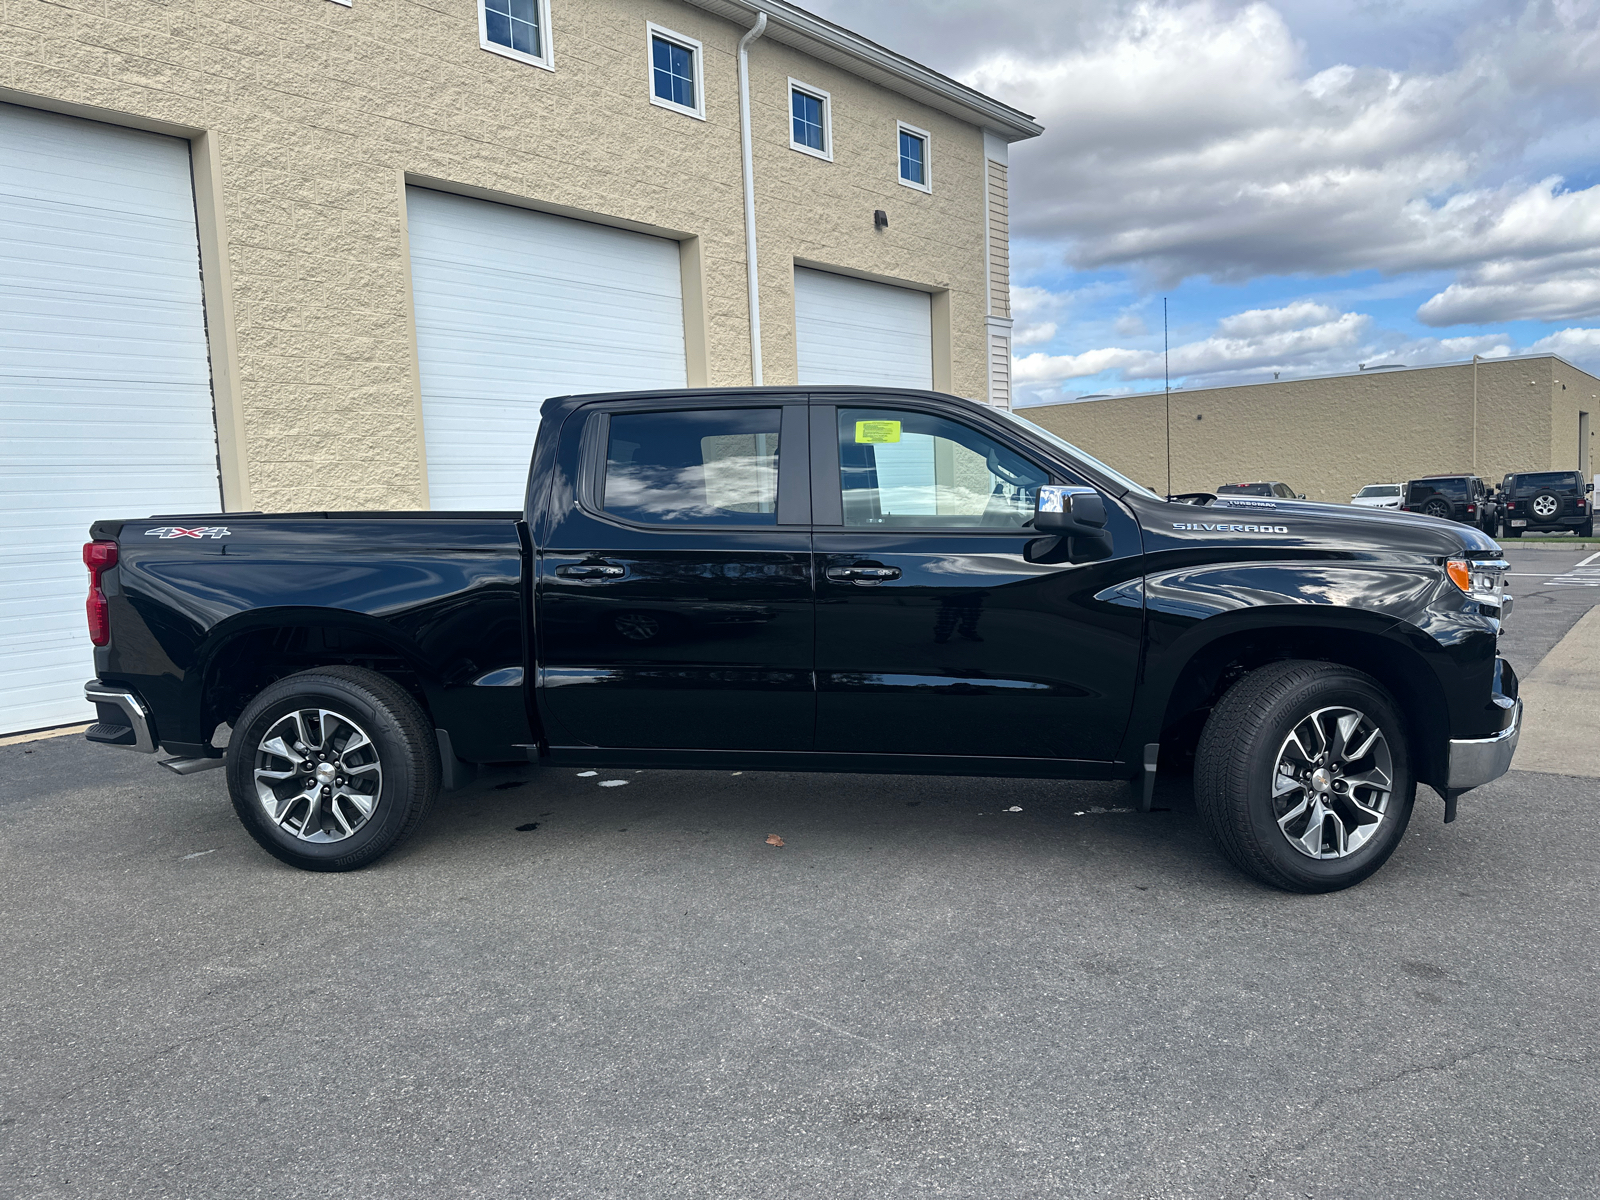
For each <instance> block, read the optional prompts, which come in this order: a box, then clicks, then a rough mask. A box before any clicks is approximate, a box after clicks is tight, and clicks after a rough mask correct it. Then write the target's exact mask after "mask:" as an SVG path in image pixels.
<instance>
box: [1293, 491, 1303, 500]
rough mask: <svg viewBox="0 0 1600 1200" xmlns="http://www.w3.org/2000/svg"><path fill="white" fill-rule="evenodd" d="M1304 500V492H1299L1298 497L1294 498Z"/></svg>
mask: <svg viewBox="0 0 1600 1200" xmlns="http://www.w3.org/2000/svg"><path fill="white" fill-rule="evenodd" d="M1305 498H1306V494H1305V493H1304V492H1301V493H1300V494H1299V495H1298V496H1296V497H1295V499H1296V500H1304V499H1305Z"/></svg>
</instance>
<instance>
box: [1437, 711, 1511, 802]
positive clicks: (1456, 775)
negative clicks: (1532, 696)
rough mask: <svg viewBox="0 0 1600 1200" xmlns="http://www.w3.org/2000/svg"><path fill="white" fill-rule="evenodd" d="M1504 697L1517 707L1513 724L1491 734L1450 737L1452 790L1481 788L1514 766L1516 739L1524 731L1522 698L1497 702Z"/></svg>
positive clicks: (1450, 787)
mask: <svg viewBox="0 0 1600 1200" xmlns="http://www.w3.org/2000/svg"><path fill="white" fill-rule="evenodd" d="M1502 700H1503V701H1505V702H1506V704H1507V705H1510V706H1514V709H1513V712H1512V714H1511V724H1509V725H1507V726H1506V727H1505V728H1504V729H1502V730H1501V731H1500V732H1499V733H1497V734H1494V735H1493V736H1491V737H1486V738H1452V739H1451V740H1450V772H1449V778H1448V781H1447V782H1446V784H1445V786H1446V787H1448V788H1449V789H1450V790H1451V791H1453V792H1454V791H1466V790H1467V789H1468V788H1475V787H1480V786H1482V785H1483V784H1485V783H1488V782H1490V781H1491V780H1494V779H1499V778H1500V776H1502V775H1504V774H1505V773H1506V772H1507V771H1509V770H1510V769H1511V756H1512V755H1513V754H1515V753H1516V752H1517V738H1518V737H1519V736H1521V733H1522V701H1521V700H1520V699H1512V698H1511V697H1509V696H1496V697H1495V702H1496V703H1497V704H1498V703H1500V702H1501V701H1502Z"/></svg>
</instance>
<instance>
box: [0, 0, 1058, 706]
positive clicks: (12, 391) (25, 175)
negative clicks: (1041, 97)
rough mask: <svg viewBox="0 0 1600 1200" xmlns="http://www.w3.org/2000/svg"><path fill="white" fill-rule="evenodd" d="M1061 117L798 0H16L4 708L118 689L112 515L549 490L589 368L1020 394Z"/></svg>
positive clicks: (618, 374)
mask: <svg viewBox="0 0 1600 1200" xmlns="http://www.w3.org/2000/svg"><path fill="white" fill-rule="evenodd" d="M741 43H742V44H743V46H744V52H743V53H741ZM1039 132H1040V128H1039V126H1038V125H1036V124H1035V123H1034V122H1033V121H1032V119H1031V118H1029V117H1028V116H1027V115H1026V114H1024V113H1020V112H1018V111H1016V110H1015V109H1012V108H1009V107H1007V106H1006V105H1004V104H1001V103H999V102H997V101H995V100H993V99H991V98H989V97H987V96H984V95H982V94H980V93H978V92H976V91H973V90H972V89H971V88H968V87H965V86H963V85H962V84H959V83H957V82H955V81H954V80H951V79H947V78H945V77H943V76H941V75H939V74H937V73H936V72H934V71H931V70H929V69H928V68H926V67H923V66H921V65H920V64H918V63H915V62H912V61H910V60H908V59H906V58H904V57H902V56H900V55H897V54H895V53H893V52H892V51H890V50H887V49H885V48H883V47H881V46H877V45H875V44H873V43H871V42H868V41H866V40H865V39H863V38H861V37H859V36H857V35H855V34H853V33H851V32H850V31H849V30H846V29H842V28H840V27H838V26H836V25H832V24H830V23H828V22H826V21H823V20H820V19H819V18H817V17H815V16H812V15H811V14H809V13H806V12H805V11H803V10H801V9H798V8H796V7H794V6H793V5H790V4H787V3H783V2H782V0H428V2H426V3H423V2H419V0H205V2H204V3H201V2H198V0H188V2H178V3H173V2H171V0H116V2H115V3H106V2H105V0H50V2H45V0H12V2H9V3H7V4H5V5H3V6H0V329H4V331H5V335H6V336H5V339H4V341H3V343H0V356H3V361H0V732H9V731H12V730H16V729H27V728H39V727H43V726H48V725H51V724H60V723H64V722H68V721H74V720H81V719H83V717H82V710H83V704H82V700H81V695H80V692H81V689H80V688H79V686H78V684H79V682H80V681H81V680H82V679H83V678H84V675H85V670H86V666H87V663H88V661H89V660H88V657H87V656H88V643H87V639H86V635H85V632H84V627H83V588H84V582H83V580H84V576H83V568H82V566H81V564H80V563H79V561H78V553H79V547H80V545H81V543H82V542H83V540H84V536H85V534H86V531H87V529H88V526H89V523H90V522H91V521H93V520H96V519H101V518H115V517H130V516H146V515H150V514H154V513H215V512H218V511H222V510H226V511H235V510H241V509H266V510H280V511H282V510H316V509H372V508H387V509H409V508H422V507H432V508H435V509H485V508H493V509H510V508H516V507H520V503H521V498H522V491H523V480H524V479H525V476H526V471H527V464H528V460H529V455H530V450H531V446H532V442H533V437H534V433H535V429H536V425H537V416H538V409H539V404H540V401H541V400H543V399H544V398H545V397H547V396H551V395H560V394H569V393H573V392H590V391H608V390H621V389H636V388H656V387H683V386H701V385H710V386H716V385H745V384H750V383H752V382H758V381H759V382H764V383H767V384H789V385H795V384H798V385H805V384H821V383H877V384H898V385H908V386H920V387H935V388H940V389H945V390H949V391H953V392H957V393H960V394H962V395H965V396H970V397H974V398H977V399H982V400H987V401H988V402H990V403H995V404H1002V405H1004V404H1008V403H1009V381H1010V365H1011V356H1010V324H1011V322H1010V307H1009V304H1010V297H1009V274H1008V264H1007V215H1008V212H1007V191H1008V178H1007V171H1008V163H1007V147H1008V145H1009V144H1010V143H1011V142H1013V141H1016V140H1018V139H1020V138H1028V137H1033V136H1035V135H1037V134H1038V133H1039ZM747 164H748V165H747ZM752 250H753V251H754V253H753V254H752V253H751V251H752ZM752 265H754V267H755V269H754V270H751V269H750V268H751V267H752ZM753 301H754V302H753ZM758 329H759V335H757V330H758Z"/></svg>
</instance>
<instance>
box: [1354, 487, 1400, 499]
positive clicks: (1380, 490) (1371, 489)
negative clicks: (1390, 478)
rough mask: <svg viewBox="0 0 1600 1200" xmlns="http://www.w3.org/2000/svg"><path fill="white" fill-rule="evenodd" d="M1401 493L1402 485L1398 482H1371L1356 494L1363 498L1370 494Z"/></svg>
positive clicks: (1387, 494)
mask: <svg viewBox="0 0 1600 1200" xmlns="http://www.w3.org/2000/svg"><path fill="white" fill-rule="evenodd" d="M1399 494H1400V485H1399V484H1398V483H1369V484H1367V486H1366V487H1364V488H1362V489H1361V490H1360V491H1359V492H1357V493H1356V495H1358V496H1361V497H1363V498H1365V497H1370V496H1398V495H1399Z"/></svg>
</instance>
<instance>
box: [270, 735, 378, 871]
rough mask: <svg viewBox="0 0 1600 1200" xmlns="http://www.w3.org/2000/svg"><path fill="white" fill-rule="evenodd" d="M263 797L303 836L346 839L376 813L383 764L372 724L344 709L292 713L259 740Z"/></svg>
mask: <svg viewBox="0 0 1600 1200" xmlns="http://www.w3.org/2000/svg"><path fill="white" fill-rule="evenodd" d="M255 784H256V798H257V799H258V800H259V801H260V802H261V807H262V809H264V810H265V812H266V814H267V818H268V819H269V820H271V821H272V822H273V824H275V825H277V826H278V828H279V829H282V830H283V831H284V832H285V833H288V834H291V835H292V836H294V837H295V838H298V839H299V840H300V841H303V842H342V841H344V840H345V839H346V838H348V837H350V836H351V835H353V834H354V833H356V831H357V830H359V829H360V828H361V827H362V826H364V825H365V824H366V823H367V822H368V821H369V820H371V819H372V814H373V813H374V812H375V811H376V810H377V807H378V799H379V796H380V794H381V793H382V791H383V767H382V764H381V763H379V761H378V750H377V747H376V746H374V745H373V743H372V739H371V738H370V737H368V736H367V732H366V730H364V729H362V728H361V726H359V725H357V724H356V723H355V722H354V721H352V720H351V719H350V718H349V717H347V716H345V715H344V714H343V713H340V712H334V711H333V710H332V709H327V708H302V709H296V710H294V711H293V712H288V713H285V714H284V715H283V716H281V717H279V718H278V719H277V720H276V721H275V722H273V724H272V726H271V727H270V728H269V729H268V730H267V732H266V735H265V736H264V737H262V739H261V741H260V743H259V744H258V745H257V747H256V759H255Z"/></svg>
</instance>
